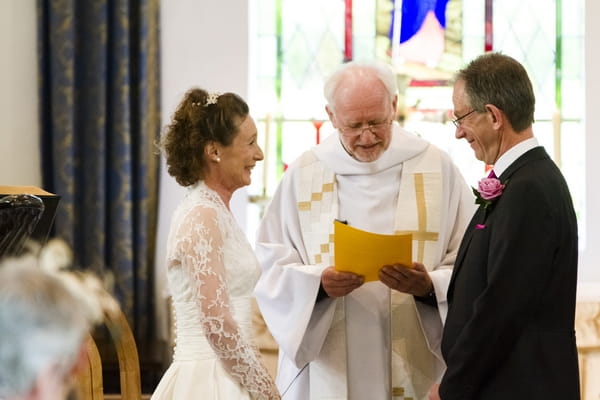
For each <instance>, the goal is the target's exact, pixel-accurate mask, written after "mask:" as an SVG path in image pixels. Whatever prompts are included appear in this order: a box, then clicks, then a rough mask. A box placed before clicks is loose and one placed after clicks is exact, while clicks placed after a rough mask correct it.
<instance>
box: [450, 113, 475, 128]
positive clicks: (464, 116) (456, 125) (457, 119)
mask: <svg viewBox="0 0 600 400" xmlns="http://www.w3.org/2000/svg"><path fill="white" fill-rule="evenodd" d="M474 112H475V110H471V111H469V112H468V113H466V114H464V115H462V116H460V117H458V118H456V119H453V120H452V123H453V124H454V126H455V127H457V128H460V125H461V124H462V122H461V120H462V119H463V118H467V117H468V116H469V115H471V114H473V113H474Z"/></svg>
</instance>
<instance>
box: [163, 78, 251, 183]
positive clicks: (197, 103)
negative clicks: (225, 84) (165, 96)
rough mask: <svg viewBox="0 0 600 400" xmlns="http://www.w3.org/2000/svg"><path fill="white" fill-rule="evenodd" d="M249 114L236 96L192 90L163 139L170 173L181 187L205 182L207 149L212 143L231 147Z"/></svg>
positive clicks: (245, 106)
mask: <svg viewBox="0 0 600 400" xmlns="http://www.w3.org/2000/svg"><path fill="white" fill-rule="evenodd" d="M248 113H249V109H248V104H247V103H246V102H245V101H244V100H243V99H242V98H241V97H240V96H238V95H237V94H235V93H222V94H221V93H218V92H215V93H209V92H207V91H206V90H204V89H199V88H194V89H191V90H189V91H188V92H187V93H186V94H185V96H184V98H183V100H182V101H181V103H179V105H178V106H177V109H176V110H175V113H174V114H173V116H172V119H171V123H170V124H169V125H168V126H167V127H166V130H165V132H164V134H163V136H162V138H161V143H160V146H161V148H162V150H163V151H164V154H165V157H166V160H167V167H168V172H169V174H170V175H171V176H173V177H174V178H175V179H176V180H177V182H178V183H179V184H180V185H182V186H190V185H193V184H195V183H196V182H198V181H199V180H200V179H202V178H203V177H204V172H205V168H206V160H205V153H204V147H205V146H206V145H207V144H208V143H210V142H212V141H214V142H218V143H220V144H222V145H223V146H229V145H231V143H232V141H233V138H234V137H235V136H236V135H237V133H238V130H239V126H240V124H241V123H242V122H243V121H244V119H245V118H246V117H247V116H248Z"/></svg>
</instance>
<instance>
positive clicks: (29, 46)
mask: <svg viewBox="0 0 600 400" xmlns="http://www.w3.org/2000/svg"><path fill="white" fill-rule="evenodd" d="M35 24H36V14H35V1H33V0H0V54H1V56H0V60H1V61H0V121H2V123H1V124H0V185H33V186H40V185H41V182H42V178H41V170H40V156H39V139H38V138H39V127H38V87H37V79H38V75H37V65H38V64H37V54H36V40H37V39H36V27H35Z"/></svg>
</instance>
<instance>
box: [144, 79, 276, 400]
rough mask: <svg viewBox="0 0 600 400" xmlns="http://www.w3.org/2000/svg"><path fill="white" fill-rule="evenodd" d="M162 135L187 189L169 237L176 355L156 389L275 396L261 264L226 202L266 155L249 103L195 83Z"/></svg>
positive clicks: (195, 395)
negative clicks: (256, 315) (260, 335)
mask: <svg viewBox="0 0 600 400" xmlns="http://www.w3.org/2000/svg"><path fill="white" fill-rule="evenodd" d="M161 145H162V147H163V150H164V153H165V155H166V159H167V165H168V171H169V174H171V175H172V176H173V177H175V179H176V180H177V182H178V183H179V184H180V185H182V186H186V187H189V191H188V193H187V195H186V197H185V199H184V200H183V202H182V203H181V204H180V205H179V207H178V208H177V209H176V211H175V213H174V214H173V219H172V221H171V230H170V233H169V239H168V243H167V279H168V286H169V291H170V294H171V296H172V300H173V301H172V304H173V309H174V316H175V331H176V339H175V350H174V356H173V362H172V364H171V366H170V367H169V369H168V370H167V371H166V373H165V375H164V376H163V377H162V379H161V381H160V383H159V384H158V387H157V388H156V390H155V392H154V394H153V396H152V399H153V400H171V399H173V400H186V399H207V400H210V399H223V400H237V399H279V398H280V396H279V392H278V391H277V388H276V386H275V383H274V382H273V379H272V378H271V376H270V375H269V373H268V371H267V369H266V367H265V366H264V364H263V363H262V361H261V358H260V354H259V351H258V349H257V347H256V346H255V345H254V343H253V338H252V310H251V304H252V303H251V302H252V291H253V289H254V285H255V283H256V281H257V279H258V276H259V274H260V269H259V266H258V262H257V260H256V258H255V256H254V253H253V251H252V248H251V247H250V244H249V243H248V240H247V239H246V236H245V235H244V233H243V232H242V231H241V229H240V228H239V226H238V225H237V223H236V221H235V219H234V217H233V215H232V213H231V211H230V209H229V201H230V199H231V196H232V194H233V192H234V191H235V190H236V189H238V188H240V187H243V186H246V185H248V184H250V173H251V170H252V168H253V167H254V165H255V164H256V162H257V161H260V160H262V159H263V153H262V151H261V149H260V147H259V146H258V143H257V131H256V125H255V123H254V120H253V119H252V117H250V115H249V111H248V105H247V104H246V103H245V102H244V100H242V99H241V98H240V97H239V96H237V95H236V94H233V93H224V94H219V93H207V92H206V91H205V90H202V89H192V90H190V91H189V92H188V93H186V95H185V97H184V99H183V101H182V102H181V104H180V105H179V106H178V108H177V110H176V111H175V114H174V115H173V118H172V121H171V124H170V125H169V126H168V128H167V130H166V132H165V135H164V136H163V139H162V143H161Z"/></svg>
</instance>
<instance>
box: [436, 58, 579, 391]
mask: <svg viewBox="0 0 600 400" xmlns="http://www.w3.org/2000/svg"><path fill="white" fill-rule="evenodd" d="M452 102H453V104H454V114H455V115H456V117H457V118H456V119H455V120H454V124H455V125H456V138H457V139H460V138H465V139H466V140H467V142H469V144H470V145H471V148H472V149H473V151H474V152H475V157H477V158H478V159H479V160H482V161H484V162H485V163H486V164H489V165H493V166H494V168H493V174H491V176H490V177H488V178H487V179H483V180H482V181H481V182H480V184H479V188H478V189H479V190H476V196H477V200H476V202H477V203H478V204H479V209H478V211H477V212H476V213H475V215H474V217H473V219H472V220H471V223H470V225H469V227H468V228H467V231H466V233H465V236H464V238H463V240H462V243H461V245H460V248H459V251H458V255H457V259H456V263H455V267H454V271H453V273H452V278H451V281H450V286H449V288H448V304H449V310H448V317H447V319H446V324H445V327H444V333H443V339H442V353H443V356H444V359H445V361H446V364H447V370H446V372H445V374H444V376H443V378H442V381H441V384H440V385H439V387H436V386H434V387H433V388H432V390H431V392H430V399H439V398H441V399H442V400H453V399H460V400H469V399H486V400H495V399H579V398H580V393H579V392H580V391H579V374H578V364H577V349H576V345H575V332H574V318H575V294H576V285H577V221H576V218H575V212H574V211H573V205H572V202H571V196H570V194H569V189H568V187H567V184H566V182H565V180H564V178H563V176H562V174H561V172H560V170H559V169H558V168H557V166H556V165H555V164H554V162H553V161H552V160H551V159H550V157H549V156H548V154H547V153H546V151H545V150H544V148H543V147H541V146H540V145H539V144H538V141H537V139H536V138H535V137H534V136H533V130H532V123H533V114H534V106H535V98H534V94H533V89H532V86H531V82H530V80H529V77H528V76H527V72H526V71H525V69H524V68H523V66H522V65H521V64H519V63H518V62H517V61H515V60H514V59H512V58H510V57H508V56H505V55H501V54H498V53H487V54H485V55H482V56H480V57H478V58H477V59H475V60H474V61H472V62H471V63H470V64H469V65H468V66H467V67H466V68H465V69H463V70H461V71H459V72H458V75H457V77H456V80H455V84H454V92H453V96H452ZM438 396H439V397H438Z"/></svg>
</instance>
